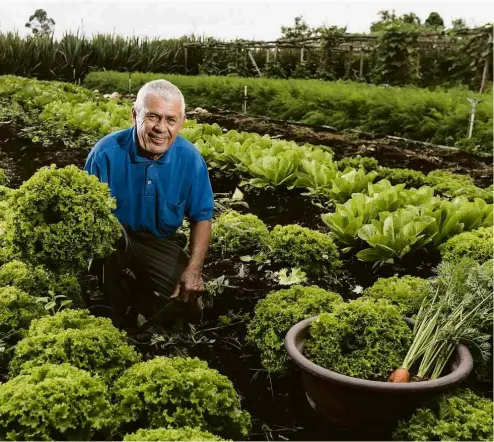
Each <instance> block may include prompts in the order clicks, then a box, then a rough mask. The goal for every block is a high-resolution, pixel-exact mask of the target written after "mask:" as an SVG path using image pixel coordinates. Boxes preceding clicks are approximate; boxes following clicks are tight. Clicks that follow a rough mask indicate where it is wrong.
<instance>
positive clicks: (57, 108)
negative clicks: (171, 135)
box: [0, 72, 492, 156]
mask: <svg viewBox="0 0 494 442" xmlns="http://www.w3.org/2000/svg"><path fill="white" fill-rule="evenodd" d="M161 77H162V75H159V74H138V73H135V74H132V77H131V84H130V85H129V76H128V75H126V74H122V73H115V72H101V73H91V74H89V75H88V76H87V77H86V79H85V86H87V87H88V88H90V89H96V90H98V91H100V92H101V93H103V92H110V93H111V92H114V91H117V92H120V93H127V92H128V91H129V86H130V90H131V91H132V92H133V93H136V92H137V91H138V89H139V88H140V87H141V86H142V85H143V84H144V83H146V82H147V81H150V80H154V79H157V78H161ZM167 78H168V79H169V80H170V81H172V82H173V83H174V84H176V85H177V86H178V87H179V88H180V89H181V90H182V91H183V93H184V96H185V99H186V103H187V104H188V105H190V106H200V107H206V108H208V107H211V106H212V107H217V106H218V104H220V107H223V108H227V109H232V110H241V108H242V106H243V100H244V97H243V94H244V86H247V87H248V94H249V97H250V98H249V102H248V112H249V113H252V114H258V115H264V116H268V117H272V118H279V119H284V120H295V121H303V122H306V123H312V124H327V125H331V126H334V127H336V128H338V129H353V128H357V129H361V130H364V131H370V132H375V133H380V134H388V135H397V136H404V137H408V138H411V139H415V140H419V141H431V142H433V143H437V144H445V145H449V146H456V147H459V148H461V149H465V150H468V151H472V152H475V153H478V154H483V155H488V156H489V155H492V106H491V105H490V104H489V101H492V99H491V100H489V99H488V97H489V95H488V96H487V99H486V97H483V98H482V101H481V102H480V104H478V106H477V110H476V116H475V123H474V130H473V136H472V138H470V139H469V138H467V133H468V119H469V113H470V108H471V106H470V103H469V102H468V100H467V98H469V97H470V98H471V97H477V96H476V95H475V94H472V93H470V92H468V91H467V90H463V89H451V90H448V91H442V90H436V91H428V90H424V89H418V88H413V87H406V88H383V87H378V86H372V85H363V84H358V83H344V82H338V83H326V82H325V83H323V82H318V81H302V80H300V81H296V80H291V81H288V80H267V79H262V80H258V79H238V78H230V77H185V76H168V77H167ZM0 98H3V101H2V107H5V106H7V109H6V110H4V111H3V112H9V113H12V112H15V109H9V108H8V107H9V102H17V103H19V104H20V105H21V106H22V107H23V108H27V109H28V110H30V111H34V110H37V109H38V110H39V109H41V108H42V109H43V112H42V114H41V116H40V117H41V119H42V120H43V122H44V124H45V128H46V132H50V131H53V129H56V127H53V126H54V124H55V125H56V123H54V122H53V120H57V119H62V120H63V121H64V124H65V125H66V126H67V127H68V128H69V129H80V130H83V131H87V132H88V133H89V134H91V133H95V134H96V133H97V134H99V135H104V134H106V133H108V132H109V131H110V130H112V129H115V128H119V127H124V126H126V125H128V124H129V116H128V115H129V114H128V109H129V108H130V102H121V103H116V102H114V101H108V100H103V99H98V97H96V96H94V95H93V94H92V93H91V92H90V91H89V90H87V89H84V88H79V87H76V86H73V85H71V84H67V83H56V82H53V83H47V82H36V81H34V80H27V79H21V78H20V77H13V76H3V77H1V82H0ZM491 98H492V96H491ZM62 99H63V100H62ZM73 105H76V106H75V107H74V106H73ZM10 107H11V106H10ZM50 123H53V124H51V125H50ZM24 126H25V125H24ZM38 129H39V128H38ZM26 130H28V129H24V131H26ZM39 130H40V131H41V129H39ZM53 135H54V138H56V137H61V138H62V139H63V140H64V139H65V138H67V137H66V136H65V134H64V133H58V132H57V133H55V134H53ZM82 140H84V138H82ZM67 142H69V143H70V141H69V140H68V141H67Z"/></svg>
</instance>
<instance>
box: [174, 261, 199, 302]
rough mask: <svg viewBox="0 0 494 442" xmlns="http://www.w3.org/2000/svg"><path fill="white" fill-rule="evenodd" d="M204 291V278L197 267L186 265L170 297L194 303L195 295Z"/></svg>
mask: <svg viewBox="0 0 494 442" xmlns="http://www.w3.org/2000/svg"><path fill="white" fill-rule="evenodd" d="M203 291H204V280H203V279H202V272H201V270H199V269H195V268H190V267H187V268H185V270H184V271H183V272H182V275H181V277H180V281H179V282H178V284H177V287H176V289H175V291H174V292H173V295H172V296H171V299H176V300H177V301H181V302H190V303H194V302H195V301H196V299H197V296H198V295H200V294H201V293H202V292H203Z"/></svg>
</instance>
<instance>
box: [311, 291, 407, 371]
mask: <svg viewBox="0 0 494 442" xmlns="http://www.w3.org/2000/svg"><path fill="white" fill-rule="evenodd" d="M411 343H412V332H411V330H410V328H409V327H408V325H407V324H406V322H405V320H404V318H403V316H402V315H401V314H400V312H399V311H398V309H397V308H396V307H394V306H392V305H390V304H389V303H388V302H386V301H384V300H373V299H362V298H360V299H357V300H355V301H350V302H348V303H340V304H337V305H335V307H334V309H333V311H332V312H331V313H322V314H321V315H320V316H319V318H318V319H317V320H315V321H314V322H312V324H311V326H310V329H309V337H308V338H307V340H306V342H305V355H306V357H307V358H308V359H310V360H311V361H312V362H314V363H315V364H317V365H319V366H321V367H324V368H327V369H328V370H332V371H335V372H337V373H340V374H343V375H346V376H353V377H356V378H361V379H367V380H375V381H385V380H386V379H387V378H388V376H389V374H390V373H391V372H392V371H393V369H395V368H397V367H399V366H400V364H401V363H402V362H403V359H404V357H405V355H406V353H407V351H408V348H409V347H410V344H411Z"/></svg>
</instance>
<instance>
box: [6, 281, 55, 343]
mask: <svg viewBox="0 0 494 442" xmlns="http://www.w3.org/2000/svg"><path fill="white" fill-rule="evenodd" d="M46 314H47V312H46V310H45V309H44V308H43V307H42V306H41V304H40V303H39V302H36V300H35V299H34V298H33V297H31V296H29V295H28V294H26V293H24V292H23V291H22V290H20V289H18V288H17V287H0V336H1V337H2V340H3V341H4V342H6V343H8V344H11V345H12V344H15V343H16V342H17V341H19V339H21V338H22V337H23V336H24V335H25V334H26V332H27V329H28V328H29V325H30V324H31V321H32V320H33V319H37V318H40V317H41V316H43V315H46Z"/></svg>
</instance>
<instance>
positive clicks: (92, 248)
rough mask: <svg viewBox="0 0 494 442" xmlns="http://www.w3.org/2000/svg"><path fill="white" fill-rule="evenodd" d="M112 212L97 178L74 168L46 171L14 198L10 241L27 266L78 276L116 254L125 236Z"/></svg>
mask: <svg viewBox="0 0 494 442" xmlns="http://www.w3.org/2000/svg"><path fill="white" fill-rule="evenodd" d="M114 208H115V201H114V199H113V198H111V197H110V192H109V189H108V186H107V185H106V184H102V183H100V182H99V181H98V178H96V177H95V176H90V175H89V174H88V173H87V172H84V171H81V170H79V169H78V168H77V167H76V166H67V167H65V168H63V169H56V167H55V166H52V167H49V168H48V167H43V168H41V169H39V170H38V172H36V173H35V174H34V175H33V176H32V177H31V178H30V179H29V180H27V181H26V182H25V183H24V184H23V185H22V186H21V187H20V188H19V189H18V190H17V191H16V192H15V194H14V197H13V201H12V205H11V207H10V209H9V210H10V211H11V215H10V216H9V217H8V221H7V232H8V238H9V240H10V241H11V243H12V245H13V248H14V252H16V253H19V254H20V256H21V259H22V260H23V261H25V262H30V263H32V264H34V265H38V264H44V265H46V266H48V267H49V268H55V269H57V270H61V269H62V268H65V269H66V270H68V271H70V270H75V271H79V270H82V269H85V268H87V265H88V262H89V260H90V259H91V258H96V257H104V256H106V255H108V254H109V253H111V251H112V250H113V249H112V246H113V243H114V242H115V241H116V239H117V238H118V237H119V235H120V234H121V233H120V225H119V223H118V221H117V219H116V218H115V216H114V215H112V213H111V210H112V209H114Z"/></svg>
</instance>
